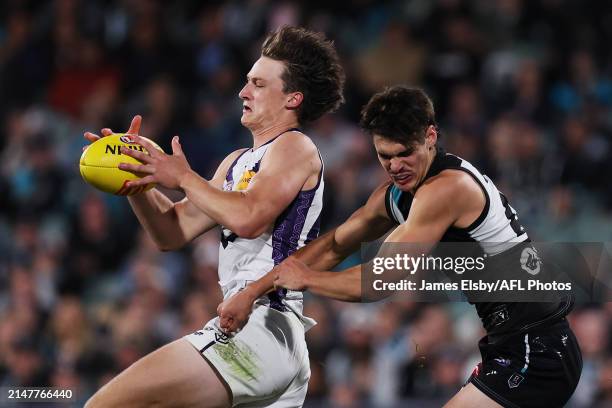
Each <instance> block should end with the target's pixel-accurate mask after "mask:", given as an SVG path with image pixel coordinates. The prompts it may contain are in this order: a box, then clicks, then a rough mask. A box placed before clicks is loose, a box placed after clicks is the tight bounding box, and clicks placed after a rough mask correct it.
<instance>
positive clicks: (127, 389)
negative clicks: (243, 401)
mask: <svg viewBox="0 0 612 408" xmlns="http://www.w3.org/2000/svg"><path fill="white" fill-rule="evenodd" d="M119 406H129V407H150V406H155V407H211V408H212V407H229V406H230V396H229V394H228V391H227V389H226V386H225V384H224V383H223V382H222V381H221V379H219V377H218V376H217V374H216V373H215V371H214V370H213V369H212V367H211V366H210V364H209V363H208V362H207V361H206V360H204V358H203V357H202V356H200V355H198V351H197V350H196V349H194V348H193V346H191V344H189V342H187V341H186V340H184V339H179V340H176V341H174V342H172V343H170V344H168V345H166V346H164V347H162V348H160V349H158V350H156V351H154V352H153V353H151V354H148V355H147V356H145V357H143V358H141V359H140V360H138V361H137V362H135V363H134V364H132V365H131V366H130V367H128V368H127V369H126V370H125V371H123V372H122V373H121V374H119V375H118V376H117V377H115V378H114V379H112V380H111V381H110V382H109V383H108V384H106V385H105V386H104V387H102V388H101V389H100V390H99V391H98V392H97V393H96V394H95V395H94V396H93V397H92V398H91V399H90V400H89V401H88V402H87V405H86V407H87V408H97V407H119Z"/></svg>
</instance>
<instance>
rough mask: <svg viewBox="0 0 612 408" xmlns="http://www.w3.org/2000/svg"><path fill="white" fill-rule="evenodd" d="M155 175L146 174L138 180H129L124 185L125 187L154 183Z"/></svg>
mask: <svg viewBox="0 0 612 408" xmlns="http://www.w3.org/2000/svg"><path fill="white" fill-rule="evenodd" d="M155 182H156V180H155V176H146V177H143V178H141V179H138V180H132V181H129V182H128V183H127V184H126V186H127V187H138V186H146V185H147V184H149V183H155Z"/></svg>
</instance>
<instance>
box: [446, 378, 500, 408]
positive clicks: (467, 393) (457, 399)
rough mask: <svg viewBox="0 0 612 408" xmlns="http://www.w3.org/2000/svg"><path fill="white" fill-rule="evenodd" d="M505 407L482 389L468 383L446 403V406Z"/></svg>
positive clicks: (466, 407)
mask: <svg viewBox="0 0 612 408" xmlns="http://www.w3.org/2000/svg"><path fill="white" fill-rule="evenodd" d="M498 407H499V408H503V407H502V406H501V405H499V404H498V403H497V402H495V401H493V400H492V399H491V398H489V397H488V396H487V395H485V394H484V393H483V392H482V391H480V390H479V389H478V388H476V387H475V386H474V384H472V383H468V384H467V385H466V386H465V387H463V388H461V390H460V391H459V392H458V393H457V394H455V396H454V397H453V398H452V399H451V400H450V401H448V402H447V403H446V405H444V408H498Z"/></svg>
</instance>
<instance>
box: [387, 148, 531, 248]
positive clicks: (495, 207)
mask: <svg viewBox="0 0 612 408" xmlns="http://www.w3.org/2000/svg"><path fill="white" fill-rule="evenodd" d="M443 170H461V171H464V172H466V173H468V174H469V175H470V176H472V178H473V179H474V180H475V181H476V182H477V183H478V184H479V185H480V187H481V188H482V191H483V193H484V195H485V199H486V204H485V207H484V209H483V210H482V213H481V214H480V216H479V217H478V218H477V219H476V220H475V221H474V222H473V223H472V224H471V225H469V226H468V227H466V228H457V227H450V228H449V229H448V230H447V231H446V233H445V234H444V236H443V237H442V239H441V241H442V242H465V241H472V242H479V243H481V244H482V247H483V250H484V252H485V253H486V254H487V255H496V254H499V253H501V252H503V251H505V250H507V249H509V248H510V247H512V246H514V244H516V243H518V242H523V241H526V240H528V239H529V237H528V236H527V231H526V230H525V228H524V227H523V226H522V225H521V224H520V223H519V220H518V215H517V213H516V211H515V210H514V208H512V206H511V205H510V203H508V200H507V199H506V197H505V196H504V195H503V194H502V193H501V192H499V190H497V187H495V184H493V182H492V181H491V180H490V179H489V178H488V177H487V176H485V175H483V174H481V173H480V172H479V171H478V170H477V169H476V168H475V167H474V166H473V165H472V164H471V163H470V162H468V161H466V160H463V159H462V158H460V157H457V156H455V155H453V154H450V153H445V152H444V151H443V150H442V149H439V150H438V153H437V155H436V157H435V159H434V161H433V162H432V164H431V167H430V169H429V171H428V172H427V175H426V176H425V179H424V180H423V181H425V180H427V179H428V178H430V177H433V176H435V175H437V174H439V173H440V172H442V171H443ZM412 199H413V195H412V194H411V193H409V192H406V191H402V190H400V189H399V188H398V187H397V186H395V185H394V184H392V185H390V186H389V188H387V193H386V197H385V204H386V206H387V214H388V215H389V217H390V218H391V219H392V220H394V221H395V222H397V223H398V224H403V223H404V222H405V221H406V219H407V218H408V213H409V212H410V207H411V205H412Z"/></svg>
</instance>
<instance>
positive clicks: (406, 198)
mask: <svg viewBox="0 0 612 408" xmlns="http://www.w3.org/2000/svg"><path fill="white" fill-rule="evenodd" d="M444 170H460V171H465V172H466V173H468V174H469V175H470V176H472V178H473V179H474V180H475V181H476V182H477V183H478V184H479V185H480V187H481V188H482V191H483V192H484V194H485V198H486V203H485V206H484V208H483V210H482V212H481V214H480V216H479V217H478V218H477V219H476V220H474V222H473V223H472V224H471V225H469V226H468V227H466V228H457V227H453V226H451V227H449V228H448V229H447V230H446V232H445V233H444V235H443V236H442V238H441V239H440V241H441V242H474V243H476V244H477V245H475V246H476V247H478V252H479V253H482V254H484V256H485V257H487V264H488V265H489V266H488V267H487V268H486V269H485V270H484V271H482V272H481V273H487V274H495V275H496V277H504V276H507V275H506V274H507V273H508V272H510V273H516V274H517V275H520V274H524V271H523V270H521V268H520V265H518V264H516V266H514V265H515V264H514V263H513V262H515V260H516V259H517V252H518V254H520V253H521V251H522V249H524V247H525V246H531V244H530V239H529V236H528V235H527V231H526V230H525V228H524V227H523V226H522V225H521V224H520V222H519V219H518V214H517V212H516V211H515V210H514V208H512V206H511V205H510V203H509V202H508V200H507V199H506V197H505V196H504V195H503V194H502V193H501V192H500V191H499V190H498V189H497V187H495V184H494V183H493V182H492V181H491V180H490V179H489V178H488V177H487V176H485V175H483V174H482V173H480V172H479V171H478V170H477V169H476V168H475V167H474V166H473V165H472V164H471V163H469V162H468V161H466V160H463V159H461V158H460V157H457V156H455V155H453V154H450V153H446V152H444V150H443V149H441V148H438V151H437V154H436V157H435V158H434V160H433V162H432V164H431V166H430V168H429V171H428V172H427V174H426V176H425V178H424V180H423V181H425V180H427V179H428V178H430V177H434V176H436V175H438V174H440V173H441V172H442V171H444ZM417 190H418V188H417ZM413 197H414V196H413V194H411V193H410V192H406V191H402V190H400V189H399V188H397V187H396V186H395V185H394V184H391V185H390V186H389V187H388V188H387V191H386V195H385V204H386V209H387V215H388V216H389V218H390V219H391V220H393V221H395V222H397V223H398V224H403V223H404V222H406V219H407V218H408V215H409V213H410V207H411V205H412V200H413ZM488 277H489V278H490V276H488ZM472 278H475V279H478V276H472ZM468 300H470V301H472V299H471V298H470V296H468ZM472 303H473V304H474V305H475V306H476V310H477V312H478V315H479V317H480V318H481V320H482V323H483V326H484V328H485V330H486V331H487V333H488V334H489V335H490V336H493V335H494V336H497V337H499V336H503V335H508V334H513V333H520V332H522V331H525V330H527V329H529V328H532V327H535V326H538V325H541V324H544V323H546V322H550V321H552V320H555V319H558V318H560V317H563V316H565V315H566V314H567V313H569V311H570V310H571V308H572V305H573V300H572V298H570V297H568V298H564V299H561V300H559V301H552V302H478V301H472ZM491 339H493V337H492V338H491ZM491 339H490V341H491Z"/></svg>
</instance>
